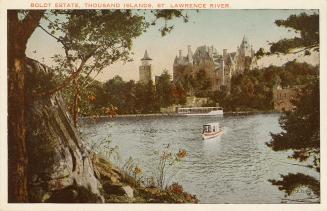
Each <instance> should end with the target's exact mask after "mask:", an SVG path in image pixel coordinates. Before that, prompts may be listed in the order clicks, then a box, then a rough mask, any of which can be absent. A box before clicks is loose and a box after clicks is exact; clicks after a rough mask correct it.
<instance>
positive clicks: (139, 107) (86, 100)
mask: <svg viewBox="0 0 327 211" xmlns="http://www.w3.org/2000/svg"><path fill="white" fill-rule="evenodd" d="M67 99H68V100H69V99H71V96H69V95H67ZM185 102H186V91H185V90H184V89H183V87H182V86H180V85H175V84H173V83H172V82H171V75H170V74H168V73H167V72H166V71H165V72H163V73H162V74H161V75H160V76H159V77H158V79H157V81H156V83H154V82H152V81H151V82H150V83H148V84H143V83H139V82H135V81H134V80H130V81H127V82H126V81H123V79H122V78H121V77H120V76H115V77H114V78H113V79H110V80H108V81H106V82H105V83H101V82H98V81H94V82H92V83H91V85H90V86H89V87H88V89H86V92H84V93H81V102H80V111H79V112H80V114H81V115H84V116H85V115H105V114H107V113H108V112H111V111H113V113H117V114H140V113H142V114H144V113H159V112H160V107H167V106H170V105H172V104H184V103H185Z"/></svg>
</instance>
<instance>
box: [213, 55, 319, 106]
mask: <svg viewBox="0 0 327 211" xmlns="http://www.w3.org/2000/svg"><path fill="white" fill-rule="evenodd" d="M317 72H318V70H317V68H316V67H313V66H311V65H308V64H306V63H298V62H296V61H291V62H288V63H286V64H285V65H283V66H281V67H277V66H269V67H267V68H263V69H254V70H251V71H248V72H246V73H244V74H241V75H236V76H233V77H232V81H231V90H230V95H227V88H226V87H225V88H222V89H221V90H220V91H218V92H215V93H213V95H212V96H211V98H212V100H213V101H215V102H218V103H219V104H220V105H221V106H222V107H223V108H224V110H226V111H238V110H273V89H274V88H275V87H276V86H277V85H280V86H282V87H284V88H286V87H292V86H296V85H304V84H307V83H308V82H309V81H310V80H311V79H312V78H314V77H316V75H317Z"/></svg>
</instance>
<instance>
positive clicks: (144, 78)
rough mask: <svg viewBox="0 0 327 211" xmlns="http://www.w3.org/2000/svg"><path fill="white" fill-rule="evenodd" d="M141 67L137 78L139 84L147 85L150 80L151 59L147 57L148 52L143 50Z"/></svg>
mask: <svg viewBox="0 0 327 211" xmlns="http://www.w3.org/2000/svg"><path fill="white" fill-rule="evenodd" d="M141 61H142V65H141V66H140V67H139V77H140V80H139V81H140V82H141V83H144V84H147V83H149V82H150V81H151V80H152V66H151V61H152V59H151V58H150V57H149V55H148V51H147V50H145V52H144V56H143V58H142V59H141Z"/></svg>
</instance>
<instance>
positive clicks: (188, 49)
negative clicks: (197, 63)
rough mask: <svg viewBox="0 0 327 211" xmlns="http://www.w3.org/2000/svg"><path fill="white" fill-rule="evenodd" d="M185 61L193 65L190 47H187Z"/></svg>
mask: <svg viewBox="0 0 327 211" xmlns="http://www.w3.org/2000/svg"><path fill="white" fill-rule="evenodd" d="M187 59H188V62H189V63H190V64H193V53H192V49H191V46H190V45H188V46H187Z"/></svg>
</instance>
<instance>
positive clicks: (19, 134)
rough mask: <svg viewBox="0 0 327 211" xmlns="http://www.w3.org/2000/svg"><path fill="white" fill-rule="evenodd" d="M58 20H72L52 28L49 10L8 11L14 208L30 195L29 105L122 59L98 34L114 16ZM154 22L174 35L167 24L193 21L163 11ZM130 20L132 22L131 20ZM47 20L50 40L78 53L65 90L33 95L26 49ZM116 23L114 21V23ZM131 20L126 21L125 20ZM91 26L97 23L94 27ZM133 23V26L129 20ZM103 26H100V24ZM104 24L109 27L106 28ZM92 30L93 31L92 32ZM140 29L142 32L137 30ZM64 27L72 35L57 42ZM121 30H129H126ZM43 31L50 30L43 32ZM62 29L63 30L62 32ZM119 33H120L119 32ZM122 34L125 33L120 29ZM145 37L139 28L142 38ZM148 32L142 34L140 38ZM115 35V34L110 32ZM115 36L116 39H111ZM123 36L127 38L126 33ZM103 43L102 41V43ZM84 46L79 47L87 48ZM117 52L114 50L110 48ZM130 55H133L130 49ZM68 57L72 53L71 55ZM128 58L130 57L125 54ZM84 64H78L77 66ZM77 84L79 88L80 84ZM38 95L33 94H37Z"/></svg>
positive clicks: (70, 15)
mask: <svg viewBox="0 0 327 211" xmlns="http://www.w3.org/2000/svg"><path fill="white" fill-rule="evenodd" d="M51 12H53V14H54V15H56V14H57V15H66V16H65V17H63V18H62V19H61V20H62V21H63V22H62V23H59V22H56V21H54V22H52V23H51V21H50V20H49V18H48V16H47V15H46V14H45V11H44V10H30V11H26V10H25V11H18V10H8V13H7V17H8V76H9V77H8V87H9V88H8V108H9V109H8V160H9V161H8V178H9V179H8V185H9V188H8V190H9V192H8V199H9V202H27V201H28V194H27V174H26V169H27V161H28V158H27V155H26V154H27V153H26V133H27V132H28V128H26V121H27V119H26V106H27V104H28V100H32V98H35V97H40V96H44V95H50V94H53V93H55V92H57V91H59V90H61V89H63V88H65V87H67V86H68V84H70V83H71V82H72V81H73V80H75V79H76V78H77V77H78V76H79V75H80V74H81V72H82V71H84V70H86V71H91V69H92V68H90V69H87V68H84V67H85V65H86V64H87V62H93V64H94V66H95V67H96V68H98V69H101V63H100V61H107V62H109V63H110V62H111V61H115V59H110V58H112V56H113V57H114V58H116V57H117V51H112V52H111V53H109V54H110V55H108V54H106V50H107V49H106V48H105V47H104V46H102V45H101V42H103V43H108V42H111V40H110V36H109V37H107V38H106V39H108V40H105V39H104V37H103V36H102V37H101V34H98V35H99V36H100V37H97V36H96V34H97V32H102V31H103V30H104V31H105V29H104V25H105V24H106V23H104V22H101V16H100V15H99V14H101V13H102V14H103V15H110V13H111V10H105V11H99V10H94V11H85V12H86V13H89V14H91V17H90V18H92V19H90V20H89V19H88V16H86V15H83V14H82V13H83V12H84V10H69V11H66V10H60V11H59V10H58V11H51ZM128 12H130V11H128V10H127V11H125V12H121V13H119V12H117V14H118V15H117V18H119V17H120V18H122V19H124V18H125V17H126V16H127V17H128V16H129V17H132V16H133V15H132V14H129V13H128ZM152 14H153V17H155V20H154V21H153V23H154V24H155V23H156V21H157V20H159V19H163V20H164V21H165V23H166V24H165V27H163V28H162V29H161V31H162V32H165V33H167V32H169V31H170V30H171V29H172V28H173V27H172V26H173V25H172V26H171V29H169V27H168V28H167V21H169V20H171V19H173V18H179V17H183V19H184V21H187V20H188V17H187V15H184V13H183V12H182V10H180V11H179V12H174V11H170V12H169V11H161V10H153V11H152ZM125 15H126V16H125ZM42 18H45V19H47V20H48V21H49V22H50V23H51V24H52V25H51V24H50V23H49V29H53V30H52V31H50V32H49V33H48V31H47V30H45V31H47V33H48V34H49V36H53V37H55V38H56V39H57V40H58V41H59V42H61V43H62V44H63V45H66V48H65V49H72V53H71V54H70V53H69V52H68V53H67V54H66V59H67V61H66V62H63V64H67V67H62V68H63V69H65V68H66V69H67V70H69V71H70V72H69V73H68V74H66V73H64V74H62V75H65V76H66V77H65V79H64V80H63V82H62V83H61V85H60V86H58V87H56V88H51V89H49V90H45V91H43V90H42V91H41V92H40V90H33V91H31V92H27V90H26V86H25V76H26V61H25V60H26V55H25V50H26V44H27V42H28V39H29V38H30V36H31V35H32V33H33V32H34V30H35V29H36V28H37V27H38V26H39V27H41V25H40V20H41V19H42ZM114 18H115V17H114V16H113V19H114ZM138 18H139V19H142V21H140V23H141V25H143V24H145V25H149V22H148V21H146V20H145V19H144V18H143V17H138ZM125 20H126V19H125ZM89 21H90V22H91V23H90V25H88V24H89ZM126 21H128V20H126ZM96 23H98V24H96ZM103 24H104V25H103ZM90 26H91V27H90ZM136 26H139V25H137V24H136ZM59 27H60V28H61V27H63V28H62V29H63V31H64V32H67V34H64V35H62V34H59V35H58V37H57V36H55V35H56V32H57V30H59ZM116 27H118V28H119V27H122V28H123V29H124V28H125V27H124V26H123V25H120V26H117V25H116ZM43 29H45V28H44V27H43ZM62 29H61V30H62ZM116 29H117V28H116ZM117 30H118V31H119V29H117ZM130 30H131V31H130V32H127V36H130V35H131V34H132V35H131V36H130V37H133V36H134V35H133V33H135V32H133V28H130ZM139 32H140V31H139V30H137V28H136V34H137V33H139ZM143 32H144V31H143V30H141V32H140V33H143ZM90 33H91V34H92V35H94V36H91V37H87V36H86V35H88V34H90ZM108 33H109V32H108ZM109 35H111V36H114V34H110V33H109ZM121 35H122V36H125V35H123V33H121ZM101 38H102V39H101ZM83 40H85V42H84V45H82V46H81V45H79V44H80V43H83ZM129 44H130V43H129V42H127V43H126V42H124V41H122V42H121V45H123V47H124V48H128V46H129ZM110 47H112V46H110ZM128 50H130V49H128ZM96 52H98V54H97V55H98V57H95V58H94V59H93V60H92V61H90V58H91V57H92V56H94V53H96ZM65 53H66V52H65ZM101 53H103V54H105V55H108V56H109V58H107V57H102V56H101ZM123 55H124V54H123ZM76 58H78V60H75V61H74V59H76ZM75 62H79V65H77V66H76V67H77V68H73V67H70V66H68V65H70V64H72V63H73V64H75ZM76 84H77V83H76ZM32 93H33V94H32Z"/></svg>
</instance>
